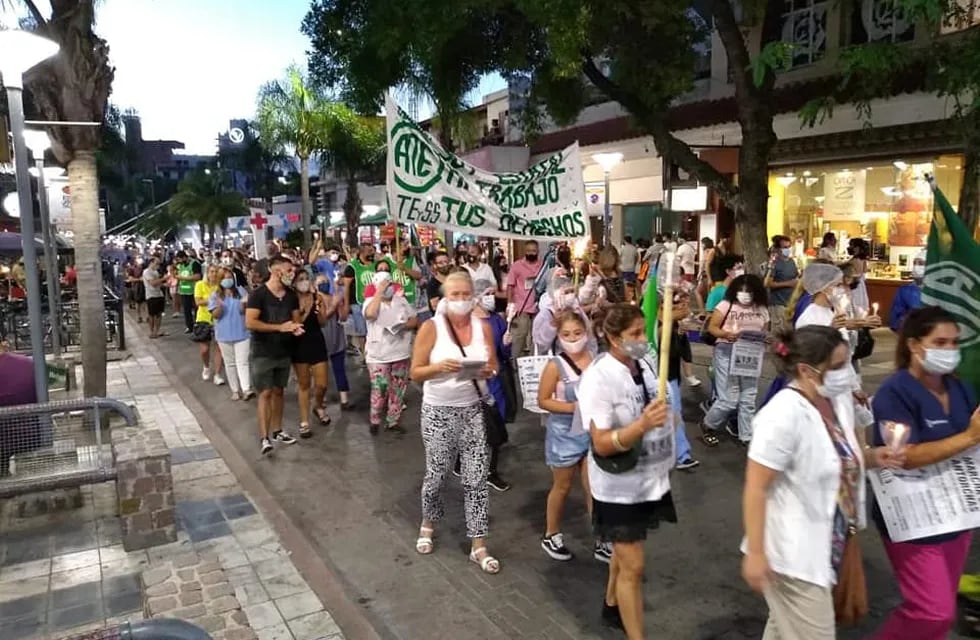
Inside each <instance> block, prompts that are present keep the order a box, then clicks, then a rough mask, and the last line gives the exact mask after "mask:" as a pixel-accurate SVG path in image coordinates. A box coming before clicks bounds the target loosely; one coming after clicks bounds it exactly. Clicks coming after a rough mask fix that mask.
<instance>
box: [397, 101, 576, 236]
mask: <svg viewBox="0 0 980 640" xmlns="http://www.w3.org/2000/svg"><path fill="white" fill-rule="evenodd" d="M386 103H387V104H386V106H387V115H388V122H387V126H388V179H387V196H388V211H389V215H390V217H391V218H393V219H395V220H397V221H398V222H399V223H400V224H427V225H431V226H434V227H437V228H440V229H449V230H452V231H459V232H462V233H469V234H473V235H476V236H493V237H505V238H526V239H531V238H535V239H540V240H554V239H562V238H570V239H574V238H581V237H584V236H586V235H588V233H589V225H588V217H587V214H586V201H585V189H584V186H583V183H582V163H581V161H580V160H579V149H578V143H575V144H573V145H572V146H570V147H567V148H566V149H564V150H562V151H561V152H559V153H556V154H554V155H553V156H550V157H549V158H546V159H545V160H542V161H541V162H539V163H538V164H536V165H534V166H532V167H530V168H528V169H526V170H524V171H519V172H517V173H491V172H489V171H485V170H483V169H480V168H478V167H474V166H473V165H471V164H468V163H467V162H464V161H463V160H462V159H461V158H459V157H458V156H455V155H453V154H451V153H448V152H447V151H445V150H444V149H443V148H442V147H441V146H439V143H438V142H436V141H435V139H433V138H432V136H430V135H429V134H428V133H426V132H425V131H422V129H420V128H419V126H418V125H417V124H416V123H415V122H414V121H412V119H411V118H409V117H408V116H407V115H406V114H405V113H404V112H403V111H402V110H401V109H399V108H398V105H396V104H395V103H394V101H393V100H392V99H391V96H388V98H387V100H386Z"/></svg>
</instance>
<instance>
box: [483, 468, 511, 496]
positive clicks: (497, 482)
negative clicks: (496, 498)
mask: <svg viewBox="0 0 980 640" xmlns="http://www.w3.org/2000/svg"><path fill="white" fill-rule="evenodd" d="M487 484H488V485H490V486H491V487H493V488H494V489H496V490H497V491H500V492H501V493H503V492H504V491H507V490H508V489H510V483H508V482H507V481H506V480H504V479H503V478H501V477H500V476H499V475H498V474H496V473H491V474H490V475H489V476H487Z"/></svg>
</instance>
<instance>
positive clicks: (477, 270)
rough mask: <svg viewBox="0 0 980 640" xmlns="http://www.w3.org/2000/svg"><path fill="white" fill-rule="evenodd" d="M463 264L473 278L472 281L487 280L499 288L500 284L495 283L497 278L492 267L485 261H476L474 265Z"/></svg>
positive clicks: (476, 292)
mask: <svg viewBox="0 0 980 640" xmlns="http://www.w3.org/2000/svg"><path fill="white" fill-rule="evenodd" d="M465 266H466V270H467V271H469V272H470V277H471V278H473V282H474V283H475V282H476V281H478V280H489V281H490V282H492V283H493V286H494V288H495V289H496V288H499V286H500V285H499V284H498V283H497V278H495V277H494V275H493V269H492V268H491V267H490V265H488V264H487V263H486V262H478V263H477V264H476V266H475V267H474V266H473V265H471V264H467V265H465ZM474 293H475V294H476V295H481V294H482V293H483V292H482V291H474Z"/></svg>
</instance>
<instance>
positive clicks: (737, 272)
mask: <svg viewBox="0 0 980 640" xmlns="http://www.w3.org/2000/svg"><path fill="white" fill-rule="evenodd" d="M744 275H745V269H735V270H734V271H732V280H734V279H735V278H738V277H740V276H744Z"/></svg>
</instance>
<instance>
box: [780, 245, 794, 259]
mask: <svg viewBox="0 0 980 640" xmlns="http://www.w3.org/2000/svg"><path fill="white" fill-rule="evenodd" d="M781 251H782V252H783V255H784V256H785V257H787V258H788V257H790V256H791V255H793V250H792V249H790V248H789V247H786V248H785V249H781Z"/></svg>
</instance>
